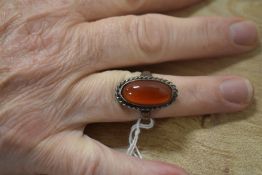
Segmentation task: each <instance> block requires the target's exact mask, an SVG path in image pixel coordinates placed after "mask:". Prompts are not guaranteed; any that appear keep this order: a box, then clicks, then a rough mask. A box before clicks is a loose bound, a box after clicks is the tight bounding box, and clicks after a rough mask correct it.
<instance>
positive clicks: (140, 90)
mask: <svg viewBox="0 0 262 175" xmlns="http://www.w3.org/2000/svg"><path fill="white" fill-rule="evenodd" d="M121 94H122V96H123V98H124V99H125V100H126V101H127V102H129V103H131V104H134V105H140V106H160V105H164V104H167V103H169V102H170V101H171V100H172V89H171V88H170V87H169V86H168V85H166V84H165V83H162V82H159V81H156V80H136V81H132V82H130V83H127V84H126V85H125V86H124V87H123V89H122V92H121Z"/></svg>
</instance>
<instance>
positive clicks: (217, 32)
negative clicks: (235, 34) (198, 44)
mask: <svg viewBox="0 0 262 175" xmlns="http://www.w3.org/2000/svg"><path fill="white" fill-rule="evenodd" d="M200 30H201V33H202V34H203V38H204V39H203V40H202V42H203V43H202V45H203V49H204V50H206V51H208V52H217V50H218V49H219V50H220V51H222V52H223V49H224V50H225V49H227V48H228V47H229V46H230V44H228V43H230V42H229V40H228V37H227V32H226V31H225V25H223V22H222V24H221V22H220V19H219V18H216V19H215V18H206V19H203V20H202V22H200Z"/></svg>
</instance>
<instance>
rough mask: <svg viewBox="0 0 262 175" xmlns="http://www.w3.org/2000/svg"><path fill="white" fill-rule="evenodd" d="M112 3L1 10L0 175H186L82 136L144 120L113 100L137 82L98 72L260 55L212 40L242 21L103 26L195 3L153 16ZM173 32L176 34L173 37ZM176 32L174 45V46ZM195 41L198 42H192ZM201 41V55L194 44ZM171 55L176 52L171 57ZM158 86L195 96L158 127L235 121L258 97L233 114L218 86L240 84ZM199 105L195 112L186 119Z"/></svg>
mask: <svg viewBox="0 0 262 175" xmlns="http://www.w3.org/2000/svg"><path fill="white" fill-rule="evenodd" d="M111 1H112V2H110V1H105V0H104V1H103V0H99V1H93V2H92V1H91V0H89V1H88V0H82V1H80V0H10V1H7V0H1V1H0V8H1V9H0V18H1V20H0V41H1V42H0V99H1V100H0V172H1V175H16V174H19V175H30V174H48V175H59V174H61V175H84V174H85V175H105V174H107V175H118V174H119V175H121V174H130V175H131V174H132V175H133V174H156V175H171V174H185V172H184V170H182V169H180V168H178V167H177V166H175V165H169V164H164V163H160V162H153V161H145V160H137V159H135V158H131V157H128V156H126V155H124V154H122V153H118V152H116V151H113V150H111V149H109V148H107V147H106V146H104V145H102V144H101V143H99V142H97V141H95V140H93V139H91V138H89V137H88V136H85V135H83V129H84V127H85V126H86V124H89V123H93V122H111V121H129V120H134V119H136V118H137V117H138V116H139V114H138V113H137V112H135V111H131V110H129V109H125V108H122V107H121V106H120V105H119V104H117V102H116V101H115V100H114V88H115V86H116V85H117V83H118V82H120V81H122V80H124V79H126V78H127V77H131V76H134V75H138V74H139V73H130V72H127V71H105V72H101V73H96V72H100V71H104V70H106V69H111V68H119V67H122V66H130V65H136V64H139V65H140V64H150V63H157V62H163V61H170V60H178V59H188V58H194V57H198V58H204V57H209V56H210V57H211V56H219V55H227V54H235V53H242V52H246V51H249V50H251V49H253V48H254V47H255V43H254V42H252V43H249V44H248V45H245V46H237V45H235V44H233V43H232V41H231V40H230V39H229V38H228V35H227V34H223V32H220V34H214V36H213V35H212V36H210V33H219V32H217V31H226V32H225V33H227V32H228V25H229V24H231V23H233V22H237V21H240V20H242V19H239V18H232V19H231V18H230V19H226V18H195V19H179V18H174V19H171V18H172V17H166V16H162V15H146V16H132V15H130V16H123V17H111V18H106V19H102V18H105V17H110V16H118V15H125V14H136V13H147V12H158V11H165V10H170V9H177V8H181V7H184V6H187V5H190V4H193V3H195V2H196V0H195V1H193V0H191V1H189V0H188V1H185V2H180V3H177V2H176V3H173V2H171V1H170V0H165V1H163V2H162V1H161V2H160V0H159V1H157V0H154V2H152V3H153V4H154V3H155V6H154V5H151V4H150V3H148V2H147V3H146V1H137V2H136V1H113V0H111ZM95 2H96V3H97V4H96V3H95ZM99 2H100V4H99ZM144 2H145V3H144ZM103 3H104V4H106V5H102V4H103ZM159 4H161V5H159ZM172 20H173V21H172ZM186 20H189V21H188V22H186ZM163 21H165V22H163ZM160 23H161V24H162V25H160ZM173 23H174V25H176V26H178V27H177V28H176V27H175V26H173V28H172V25H173ZM183 24H185V25H184V26H183ZM189 24H192V27H191V26H190V25H189ZM211 24H212V25H211ZM180 25H182V27H179V26H180ZM250 25H251V24H250ZM194 26H195V27H194ZM212 26H214V27H212ZM216 26H221V27H219V28H218V29H217V27H216ZM183 27H184V28H183ZM193 28H197V29H198V30H193ZM172 30H174V31H172ZM216 30H217V31H216ZM250 30H252V29H250ZM172 32H173V33H177V35H174V36H171V34H172ZM183 32H184V33H183ZM189 32H190V33H192V37H191V38H190V37H185V36H186V33H189ZM252 32H253V33H254V30H253V31H252ZM252 32H251V33H252ZM208 33H209V34H208ZM221 33H222V34H221ZM253 35H254V37H256V36H255V35H256V34H253ZM194 36H198V37H199V38H198V37H194ZM172 37H173V38H174V41H172V40H171V39H170V38H172ZM179 37H180V38H179ZM221 38H222V39H221ZM198 39H200V43H198V44H199V45H200V46H195V45H194V44H191V45H190V44H188V43H194V41H196V40H198ZM178 41H184V45H183V42H182V44H179V43H180V42H179V43H178ZM202 41H203V42H202ZM170 43H171V44H170ZM169 44H170V45H169ZM198 44H197V45H198ZM174 45H176V47H177V50H179V51H178V52H176V51H173V50H174ZM183 48H185V49H184V50H185V51H183ZM188 49H190V50H192V53H189V52H188V51H187V50H188ZM174 52H175V53H174ZM159 76H160V77H164V78H167V79H169V80H171V81H176V82H177V84H178V87H179V86H180V87H185V88H184V90H182V91H181V95H184V96H187V95H188V96H189V95H190V94H194V99H192V101H191V102H190V100H189V102H185V101H183V99H182V97H180V98H181V99H180V101H178V102H177V109H178V110H177V112H176V113H174V110H173V106H170V107H169V108H167V109H164V110H162V111H161V112H160V111H158V112H156V113H155V114H153V115H154V117H155V116H157V117H168V116H175V115H176V116H186V115H196V114H207V113H219V112H235V111H240V110H242V109H244V108H246V107H247V106H248V104H249V103H250V98H251V96H250V97H249V98H248V99H247V100H244V101H242V102H241V103H238V104H233V103H229V102H227V101H225V100H224V99H223V97H221V95H219V93H218V88H217V87H216V85H218V84H219V83H221V82H222V81H224V80H225V79H232V78H233V79H242V78H241V77H235V76H227V77H195V78H192V77H175V76H163V75H159ZM190 83H191V85H195V86H191V85H190ZM207 84H208V85H207ZM189 85H190V86H189ZM201 85H202V87H203V86H205V85H207V87H206V89H207V90H206V92H205V93H206V97H203V96H201V93H203V92H202V91H201V88H200V87H201ZM195 87H198V88H195ZM194 104H198V105H197V106H196V107H195V108H194V107H192V110H191V111H188V110H186V109H187V107H188V106H190V105H192V106H193V105H194ZM200 105H202V106H207V108H205V109H203V108H199V106H200Z"/></svg>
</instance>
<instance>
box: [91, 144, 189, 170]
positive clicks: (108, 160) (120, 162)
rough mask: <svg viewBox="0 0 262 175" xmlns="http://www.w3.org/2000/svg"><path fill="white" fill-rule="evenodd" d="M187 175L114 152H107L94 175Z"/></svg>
mask: <svg viewBox="0 0 262 175" xmlns="http://www.w3.org/2000/svg"><path fill="white" fill-rule="evenodd" d="M124 174H129V175H149V174H150V175H188V174H187V173H186V172H185V171H184V170H183V169H181V168H179V167H178V166H175V165H171V164H167V163H163V162H159V161H149V160H141V159H139V158H135V157H130V156H127V155H126V154H124V153H119V152H116V151H114V150H111V149H110V150H107V154H106V155H105V157H104V158H103V159H101V161H100V168H98V169H97V174H95V175H124Z"/></svg>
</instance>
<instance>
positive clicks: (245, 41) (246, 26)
mask: <svg viewBox="0 0 262 175" xmlns="http://www.w3.org/2000/svg"><path fill="white" fill-rule="evenodd" d="M230 35H231V37H232V39H233V41H234V42H235V43H236V44H238V45H244V46H252V45H255V44H256V43H257V41H258V32H257V28H256V25H255V23H253V22H251V21H242V22H237V23H233V24H231V26H230Z"/></svg>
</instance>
